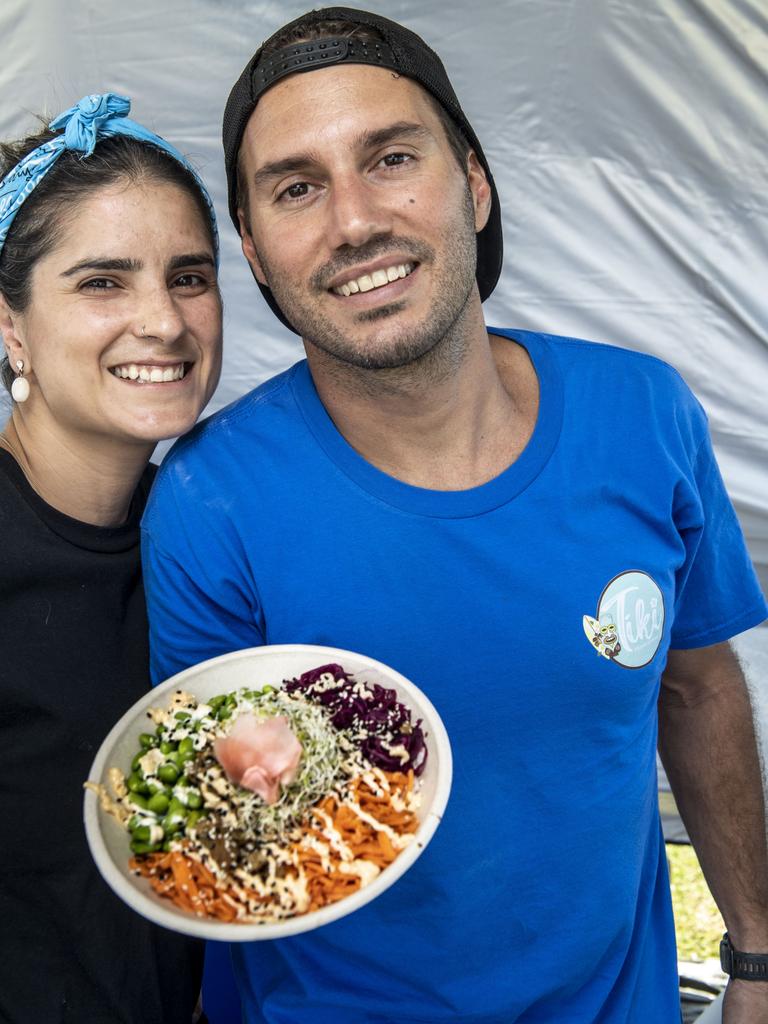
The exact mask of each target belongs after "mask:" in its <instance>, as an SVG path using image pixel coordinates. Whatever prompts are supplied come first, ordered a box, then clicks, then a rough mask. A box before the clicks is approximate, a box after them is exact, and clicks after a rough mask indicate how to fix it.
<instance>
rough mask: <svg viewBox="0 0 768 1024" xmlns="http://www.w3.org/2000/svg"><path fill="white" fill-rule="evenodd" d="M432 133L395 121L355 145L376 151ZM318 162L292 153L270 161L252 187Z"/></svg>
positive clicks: (361, 137)
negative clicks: (400, 141)
mask: <svg viewBox="0 0 768 1024" xmlns="http://www.w3.org/2000/svg"><path fill="white" fill-rule="evenodd" d="M433 137H434V136H433V135H432V132H431V131H430V130H429V129H428V128H427V127H426V126H425V125H423V124H416V123H413V122H411V121H397V122H396V123H395V124H390V125H387V126H386V127H385V128H377V129H376V130H375V131H365V132H361V133H360V135H358V136H357V144H358V146H360V148H361V149H376V148H377V147H378V146H386V145H388V144H389V143H390V142H396V141H398V140H400V139H402V140H403V141H407V140H413V141H418V140H420V139H428V138H430V139H431V138H433ZM319 162H320V161H319V160H318V158H317V157H316V156H315V155H314V154H312V153H294V154H292V155H291V156H286V157H283V159H281V160H270V161H269V162H268V163H266V164H264V165H263V166H262V167H260V168H259V169H258V170H257V171H256V172H255V173H254V175H253V177H252V178H251V181H252V183H253V185H254V186H255V187H256V188H259V187H260V186H262V185H268V184H269V182H270V181H273V180H274V179H275V178H280V177H282V176H283V175H284V174H292V173H293V172H294V171H303V170H307V169H309V168H310V167H316V166H317V165H318V163H319Z"/></svg>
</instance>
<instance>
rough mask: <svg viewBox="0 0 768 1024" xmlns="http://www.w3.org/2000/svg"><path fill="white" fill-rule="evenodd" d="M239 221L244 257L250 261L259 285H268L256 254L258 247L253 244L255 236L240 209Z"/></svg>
mask: <svg viewBox="0 0 768 1024" xmlns="http://www.w3.org/2000/svg"><path fill="white" fill-rule="evenodd" d="M237 219H238V221H239V222H240V244H241V245H242V247H243V255H244V256H245V258H246V259H247V260H248V263H249V265H250V268H251V271H252V272H253V276H254V277H255V278H256V280H257V281H258V282H259V284H264V285H266V283H267V279H266V277H265V276H264V271H263V270H262V267H261V260H260V259H259V257H258V253H257V252H256V246H255V245H254V242H253V235H252V234H251V230H250V228H249V227H248V221H247V220H246V218H245V214H244V213H243V211H242V210H241V209H240V208H239V207H238V210H237Z"/></svg>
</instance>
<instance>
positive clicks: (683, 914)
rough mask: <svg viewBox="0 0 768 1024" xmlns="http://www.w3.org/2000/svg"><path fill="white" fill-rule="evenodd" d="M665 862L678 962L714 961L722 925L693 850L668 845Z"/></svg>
mask: <svg viewBox="0 0 768 1024" xmlns="http://www.w3.org/2000/svg"><path fill="white" fill-rule="evenodd" d="M667 859H668V861H669V877H670V885H671V887H672V909H673V911H674V915H675V930H676V932H677V957H678V960H693V961H701V960H708V959H710V958H711V957H715V958H717V957H718V956H719V955H720V939H721V938H722V937H723V932H724V931H725V925H724V924H723V919H722V917H721V916H720V911H719V910H718V909H717V906H716V905H715V901H714V900H713V899H712V895H711V893H710V891H709V888H708V887H707V883H706V882H705V881H704V875H703V874H702V872H701V868H700V867H699V861H698V859H697V857H696V853H695V852H694V849H693V847H692V846H683V845H680V844H676V843H669V844H668V845H667Z"/></svg>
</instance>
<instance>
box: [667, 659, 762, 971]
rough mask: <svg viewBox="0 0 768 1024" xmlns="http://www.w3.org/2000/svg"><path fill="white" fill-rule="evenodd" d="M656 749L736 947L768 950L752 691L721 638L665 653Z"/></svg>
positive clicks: (759, 779) (758, 774)
mask: <svg viewBox="0 0 768 1024" xmlns="http://www.w3.org/2000/svg"><path fill="white" fill-rule="evenodd" d="M659 751H660V754H661V758H662V762H663V764H664V768H665V770H666V772H667V776H668V778H669V781H670V783H671V785H672V791H673V793H674V795H675V799H676V801H677V805H678V808H679V810H680V814H681V817H682V819H683V821H684V822H685V825H686V828H687V830H688V834H689V835H690V837H691V840H692V842H693V845H694V847H695V849H696V852H697V854H698V857H699V861H700V863H701V866H702V869H703V871H704V875H705V877H706V879H707V882H708V884H709V887H710V889H711V891H712V894H713V896H714V897H715V900H716V902H717V904H718V906H719V908H720V911H721V913H722V915H723V917H724V919H725V922H726V927H727V929H728V931H729V933H730V935H731V938H732V941H733V944H734V946H736V948H738V949H741V950H746V951H753V952H768V854H767V853H766V826H765V800H764V793H763V785H762V779H761V771H760V759H759V756H758V750H757V743H756V740H755V732H754V727H753V719H752V709H751V704H750V700H749V693H748V691H747V687H746V684H745V682H744V678H743V675H742V673H741V669H740V668H739V665H738V662H737V660H736V658H735V656H734V655H733V653H732V652H731V651H730V648H729V647H728V645H727V644H718V645H716V646H715V647H711V648H705V649H702V650H701V651H671V652H670V656H669V660H668V665H667V670H666V671H665V673H664V680H663V686H662V692H661V697H660V700H659Z"/></svg>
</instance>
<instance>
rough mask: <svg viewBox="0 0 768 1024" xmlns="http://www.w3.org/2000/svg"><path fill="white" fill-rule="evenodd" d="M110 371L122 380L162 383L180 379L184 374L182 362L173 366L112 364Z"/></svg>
mask: <svg viewBox="0 0 768 1024" xmlns="http://www.w3.org/2000/svg"><path fill="white" fill-rule="evenodd" d="M112 373H114V375H115V376H116V377H122V378H123V379H124V380H143V381H146V382H147V383H149V384H164V383H167V382H169V381H172V380H181V378H182V377H183V376H184V363H177V364H176V365H175V366H142V365H141V364H140V363H127V364H126V365H125V366H114V367H113V368H112Z"/></svg>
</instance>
